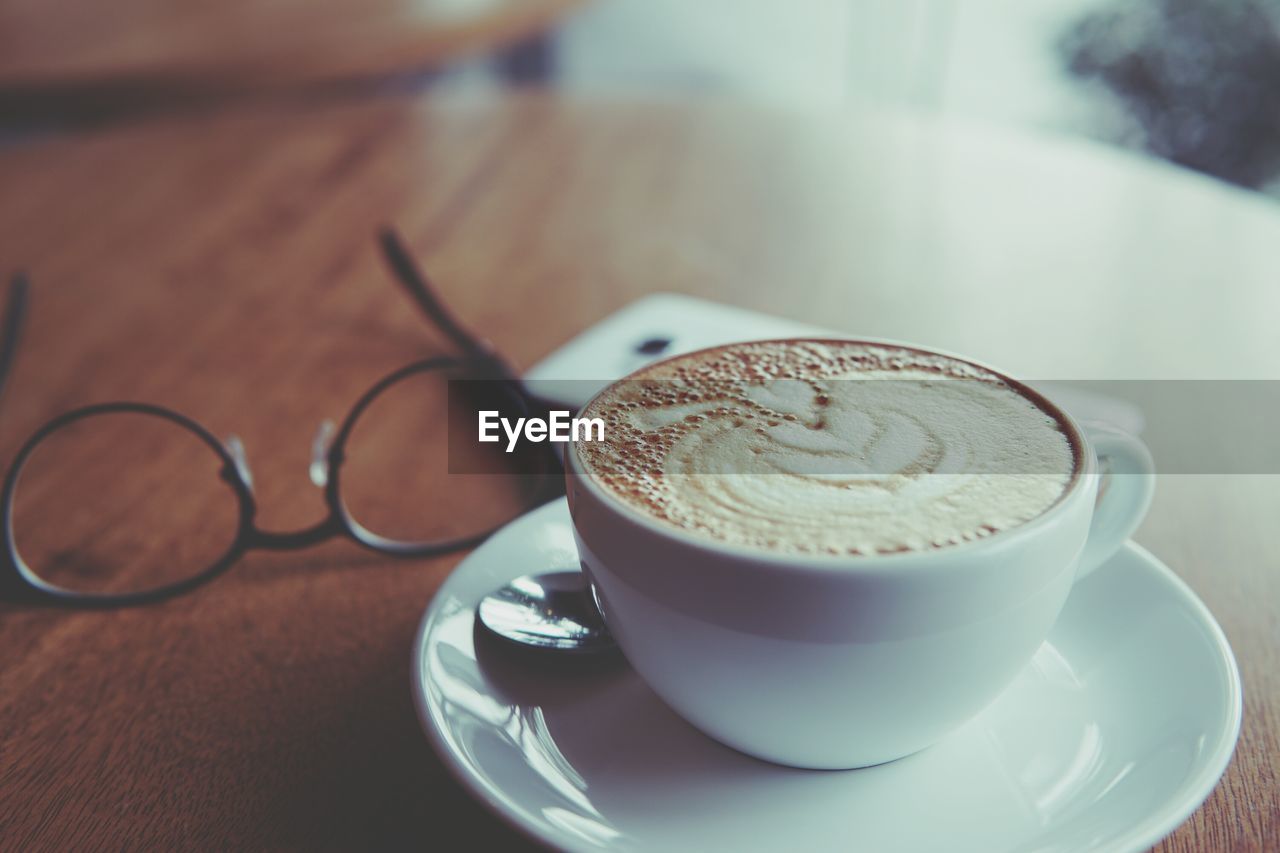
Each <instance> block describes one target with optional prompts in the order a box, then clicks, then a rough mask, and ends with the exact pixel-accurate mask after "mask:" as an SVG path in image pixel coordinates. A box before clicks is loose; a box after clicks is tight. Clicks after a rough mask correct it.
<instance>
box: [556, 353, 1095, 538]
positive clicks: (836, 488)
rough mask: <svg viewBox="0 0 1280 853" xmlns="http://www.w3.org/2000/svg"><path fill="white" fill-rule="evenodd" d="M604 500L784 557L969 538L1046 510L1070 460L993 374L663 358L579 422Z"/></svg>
mask: <svg viewBox="0 0 1280 853" xmlns="http://www.w3.org/2000/svg"><path fill="white" fill-rule="evenodd" d="M583 414H584V415H585V416H588V417H600V418H603V419H604V421H605V438H604V440H603V441H597V442H592V443H589V444H580V445H578V453H579V454H580V456H581V458H582V459H583V461H584V463H585V464H586V468H587V470H588V471H589V473H590V475H591V476H592V477H593V478H594V479H595V480H596V481H597V482H598V483H600V484H601V485H602V486H603V487H604V488H605V489H606V490H607V491H608V492H610V493H611V494H613V495H614V496H616V497H617V498H619V499H621V500H622V501H624V502H625V503H627V504H630V505H631V506H633V507H635V508H637V509H639V510H640V511H642V512H644V513H645V514H647V515H650V516H652V517H654V518H655V519H658V520H659V521H662V522H664V523H667V524H671V525H674V526H676V527H680V528H683V529H685V530H688V531H691V532H695V533H699V534H702V535H706V536H709V537H711V538H713V539H716V540H720V541H724V542H728V543H732V544H737V545H743V546H748V547H755V548H763V549H767V550H775V551H783V552H794V553H828V554H876V553H893V552H899V551H911V550H919V549H926V548H937V547H944V546H946V545H951V544H956V543H960V542H965V541H969V540H973V539H978V538H982V537H984V536H988V535H990V534H992V533H995V532H997V531H1000V530H1006V529H1008V528H1010V527H1014V526H1016V525H1018V524H1022V523H1023V522H1026V521H1028V520H1030V519H1032V518H1034V517H1036V516H1038V515H1040V514H1041V513H1043V512H1044V511H1045V510H1046V509H1048V508H1049V507H1050V506H1052V505H1053V504H1054V503H1055V502H1056V501H1057V500H1058V498H1059V497H1060V496H1061V495H1062V494H1063V492H1064V491H1065V490H1066V488H1067V487H1068V485H1069V484H1070V482H1071V479H1072V477H1073V475H1074V471H1075V468H1076V459H1077V453H1076V451H1075V449H1074V448H1073V444H1072V442H1071V440H1070V439H1069V438H1068V436H1067V432H1066V430H1065V428H1064V426H1063V424H1061V423H1060V422H1059V421H1058V420H1057V419H1056V417H1055V416H1054V415H1052V414H1050V413H1049V412H1048V411H1047V410H1045V409H1043V408H1041V407H1040V406H1039V405H1037V403H1036V402H1035V401H1034V400H1033V399H1032V398H1031V397H1029V396H1028V395H1027V394H1026V393H1024V392H1023V391H1020V390H1019V389H1018V388H1016V387H1014V385H1013V384H1011V383H1010V382H1009V381H1007V380H1005V379H1004V378H1003V377H1001V376H999V375H998V374H996V373H993V372H991V371H988V370H986V369H984V368H981V367H978V366H976V365H972V364H969V363H967V362H963V361H960V360H958V359H953V358H949V357H946V356H941V355H936V354H931V353H924V352H919V351H915V350H910V349H905V348H897V347H890V346H882V345H871V344H865V343H858V342H840V341H779V342H764V343H751V344H737V345H731V346H727V347H721V348H718V349H713V350H708V351H703V352H700V353H693V354H690V355H688V356H684V357H679V358H675V359H671V360H668V361H665V362H661V363H659V364H657V365H655V366H653V367H652V368H649V369H648V370H645V371H642V372H641V373H639V374H635V375H633V376H632V377H630V378H629V379H628V380H625V381H623V382H620V383H618V384H616V385H614V386H612V387H611V388H610V389H609V390H608V391H606V392H605V393H604V394H602V395H601V396H600V397H598V398H596V400H594V401H593V402H592V403H591V404H590V405H589V406H588V407H587V409H586V410H585V411H584V413H583Z"/></svg>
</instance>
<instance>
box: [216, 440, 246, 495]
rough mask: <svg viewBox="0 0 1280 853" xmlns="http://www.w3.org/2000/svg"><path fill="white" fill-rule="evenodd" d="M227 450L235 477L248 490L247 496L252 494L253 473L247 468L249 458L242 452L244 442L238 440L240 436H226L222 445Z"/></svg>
mask: <svg viewBox="0 0 1280 853" xmlns="http://www.w3.org/2000/svg"><path fill="white" fill-rule="evenodd" d="M222 446H223V447H225V448H226V449H227V453H228V454H229V455H230V456H231V461H232V463H233V464H234V465H235V475H236V477H237V478H238V479H239V480H240V482H241V483H242V484H243V485H244V487H245V488H246V489H248V490H249V494H253V471H252V470H251V469H250V468H249V458H248V456H247V455H246V454H245V451H244V442H243V441H241V440H240V436H238V435H235V434H232V435H229V436H227V440H226V441H224V442H223V443H222Z"/></svg>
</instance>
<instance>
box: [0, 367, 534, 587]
mask: <svg viewBox="0 0 1280 853" xmlns="http://www.w3.org/2000/svg"><path fill="white" fill-rule="evenodd" d="M448 369H471V370H472V371H473V375H472V376H471V377H468V378H473V379H474V378H479V379H486V380H489V381H493V382H498V383H502V384H503V386H504V387H505V388H506V389H507V393H509V394H510V396H511V398H512V401H513V403H514V404H515V405H516V406H517V407H518V409H519V411H520V414H521V415H528V414H529V407H530V401H529V399H528V397H527V395H526V394H524V393H522V390H521V387H520V383H519V380H516V379H512V378H511V377H510V376H509V375H508V374H507V373H506V372H505V371H504V370H502V368H501V365H499V364H495V363H494V362H493V361H491V360H488V359H465V358H456V357H451V356H436V357H432V358H427V359H422V360H419V361H415V362H411V363H410V364H407V365H404V366H403V367H400V368H398V369H396V370H393V371H391V372H390V373H388V374H386V375H384V376H383V377H382V378H381V379H379V380H378V381H377V382H375V383H374V384H373V385H372V386H370V387H369V389H368V390H366V391H365V392H364V393H363V394H361V395H360V397H359V398H357V399H356V402H355V403H354V404H353V405H352V406H351V408H350V409H349V410H348V412H347V414H346V416H345V417H344V418H343V420H342V423H341V425H340V426H339V427H338V429H337V431H336V432H335V433H334V437H333V440H332V441H331V442H330V444H329V447H328V449H327V451H326V454H325V465H326V473H327V477H326V482H325V485H324V500H325V505H326V507H327V510H328V514H327V515H326V517H325V518H324V519H323V520H321V521H319V522H317V523H315V524H313V525H311V526H309V527H306V528H303V529H301V530H296V531H289V532H285V533H277V532H273V531H265V530H262V529H261V528H259V527H258V526H257V524H256V522H255V519H256V517H257V503H256V501H255V499H254V495H253V487H252V485H251V482H250V480H249V478H248V476H247V472H246V471H245V470H242V467H241V462H240V460H238V459H237V458H236V456H235V455H234V454H233V453H232V451H231V450H230V449H229V448H228V447H227V445H226V444H225V443H224V442H222V441H221V440H219V439H218V438H217V437H216V436H215V435H214V434H213V433H212V432H210V431H209V430H208V429H207V428H205V427H204V426H203V425H201V424H200V423H199V422H198V421H196V420H194V419H192V418H190V417H188V416H187V415H184V414H183V413H181V412H178V411H176V410H174V409H170V408H167V407H165V406H160V405H156V404H154V403H143V402H136V401H115V402H108V403H93V404H90V405H86V406H80V407H77V408H75V409H71V410H70V411H67V412H64V413H62V414H60V415H58V416H56V417H54V418H53V419H51V420H50V421H48V422H47V423H45V424H44V425H43V426H41V427H40V428H39V429H38V430H36V431H35V432H34V433H33V434H32V435H31V436H30V437H29V438H28V439H27V440H26V441H25V442H23V444H22V447H21V448H20V449H19V450H18V452H17V454H16V455H15V456H14V458H13V462H12V463H11V464H10V466H9V470H8V472H7V473H6V475H5V479H4V489H3V493H2V494H0V524H2V527H0V529H2V532H3V537H4V548H5V551H6V553H7V555H8V558H9V563H10V568H11V571H7V572H0V576H3V577H7V578H8V579H9V584H8V585H7V586H8V587H9V589H7V590H4V592H5V593H6V595H5V598H8V599H9V600H11V601H16V602H17V603H21V604H54V605H65V606H72V607H81V608H113V607H129V606H134V605H140V604H151V603H155V602H160V601H165V600H168V599H170V598H174V597H176V596H179V595H182V594H183V593H186V592H189V591H191V590H193V589H195V588H197V587H199V586H202V585H204V584H206V583H208V582H209V581H211V580H213V579H214V578H216V577H218V576H220V575H221V574H222V573H224V572H225V571H227V570H228V569H229V568H231V566H232V565H234V564H235V562H236V561H237V560H238V559H239V558H240V557H242V556H243V555H244V554H245V553H246V552H248V551H251V550H259V549H263V550H290V549H293V548H301V547H305V546H307V545H311V544H316V543H319V542H322V541H325V540H328V539H331V538H335V537H338V536H343V535H345V536H347V537H348V538H350V539H352V540H353V541H355V542H356V543H357V544H359V545H361V546H363V547H364V548H366V549H369V550H371V551H375V552H377V553H380V554H385V555H388V556H393V557H400V558H421V557H430V556H436V555H439V554H445V553H448V552H451V551H455V550H460V549H462V548H467V547H471V546H472V545H476V544H478V543H480V542H482V541H484V539H486V538H487V537H488V536H489V535H491V534H492V533H493V531H494V530H496V529H497V528H498V527H501V526H502V525H501V524H499V525H495V526H494V527H493V528H490V529H487V530H482V531H479V532H477V533H474V534H469V535H467V536H461V537H455V538H452V539H447V540H441V541H437V542H425V541H420V542H411V541H402V540H397V539H391V538H388V537H384V536H381V535H379V534H377V533H375V532H373V531H371V530H369V529H368V528H366V527H365V526H364V525H362V524H361V523H360V522H359V521H357V520H356V519H355V517H354V516H353V515H352V514H351V511H350V510H349V509H348V507H347V505H346V503H345V502H344V501H343V499H342V494H341V487H340V482H341V472H342V463H343V462H344V461H345V458H346V454H345V451H346V443H347V441H348V439H349V438H350V436H351V433H352V431H353V430H354V428H355V425H356V423H357V421H358V420H359V418H360V416H361V415H362V414H364V413H365V411H367V410H368V408H369V407H370V406H371V405H372V404H373V402H374V400H376V399H377V398H378V397H379V396H380V395H381V394H382V393H383V392H385V391H386V390H387V389H389V388H391V387H392V386H394V385H396V384H397V383H399V382H401V381H402V380H404V379H406V378H408V377H410V376H414V375H417V374H420V373H427V372H430V371H436V370H448ZM109 414H139V415H144V416H149V417H157V418H160V419H162V420H166V421H169V422H171V423H173V424H176V425H177V426H179V427H181V428H183V429H185V430H187V431H188V432H189V433H191V434H193V435H194V436H195V437H196V438H198V439H199V440H200V441H201V442H203V443H204V445H206V446H207V447H209V448H210V449H211V450H212V451H213V452H214V453H215V454H216V455H217V457H218V459H219V460H220V461H221V463H222V472H221V479H222V480H224V481H225V482H226V483H227V484H228V485H229V486H230V487H231V490H232V492H233V494H234V495H235V497H236V500H237V501H238V504H239V513H238V521H237V527H236V533H235V538H234V539H233V540H232V542H231V544H230V545H229V546H228V548H227V550H226V552H225V553H223V554H222V556H220V557H218V558H217V559H216V560H214V561H213V562H212V563H211V564H210V565H209V566H208V567H206V568H204V569H202V570H200V571H199V572H197V573H195V574H193V575H192V576H190V577H188V578H183V579H182V580H179V581H174V582H172V583H168V584H163V585H161V586H157V587H152V588H150V589H145V590H137V591H133V592H124V593H98V592H85V591H80V590H73V589H68V588H66V587H61V586H58V585H56V584H52V583H50V582H48V581H46V580H44V579H43V578H41V577H40V575H39V574H38V573H36V572H35V571H34V570H32V569H31V567H30V566H29V565H27V563H26V562H25V561H24V560H23V558H22V554H21V553H20V552H19V550H18V547H17V541H16V539H15V534H14V524H13V515H14V503H15V496H16V494H17V489H18V485H19V483H20V482H21V478H22V472H23V470H24V468H25V467H26V465H27V462H28V461H29V459H30V457H31V456H32V454H33V453H34V452H35V450H36V448H37V447H38V446H39V445H40V443H41V442H43V441H45V440H46V439H48V438H49V437H50V436H52V435H53V434H54V433H56V432H58V431H59V430H62V429H65V428H67V427H69V426H71V425H72V424H74V423H77V422H79V421H83V420H87V419H89V418H92V417H98V416H101V415H109ZM543 461H544V463H546V460H543ZM552 474H553V470H552V468H551V467H550V465H549V464H544V470H539V471H537V472H536V473H535V475H534V476H536V477H537V481H536V482H535V484H534V486H533V488H531V489H529V493H530V495H533V496H537V495H539V494H541V492H542V491H543V489H545V485H546V481H547V478H548V476H550V475H552ZM15 580H16V581H18V583H16V584H15V583H13V581H15ZM0 586H5V585H4V584H0Z"/></svg>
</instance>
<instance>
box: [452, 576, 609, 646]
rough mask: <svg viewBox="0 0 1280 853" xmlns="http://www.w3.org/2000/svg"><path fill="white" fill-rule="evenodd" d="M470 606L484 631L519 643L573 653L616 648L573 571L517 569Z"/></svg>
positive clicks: (590, 596) (584, 582)
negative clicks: (534, 572)
mask: <svg viewBox="0 0 1280 853" xmlns="http://www.w3.org/2000/svg"><path fill="white" fill-rule="evenodd" d="M476 612H477V615H479V617H480V623H481V624H482V625H484V626H485V627H486V628H488V629H489V631H490V632H492V633H494V634H496V635H497V636H499V637H501V638H502V639H504V640H508V641H510V642H513V643H519V644H520V645H522V646H533V647H535V648H539V649H554V650H556V651H561V652H578V653H594V652H605V651H613V650H614V649H616V648H617V646H616V645H615V644H614V642H613V635H611V634H610V633H609V629H608V628H606V627H605V624H604V619H603V618H602V617H601V616H600V608H599V607H597V606H596V601H595V597H594V595H593V594H592V591H591V586H590V584H588V583H587V579H586V577H585V576H584V575H583V574H582V572H579V571H564V572H549V573H547V574H541V575H523V576H521V577H518V578H516V579H515V580H513V581H512V582H511V583H509V584H507V585H506V586H503V587H500V588H498V589H496V590H494V591H493V592H491V593H489V594H488V595H486V596H485V597H484V598H483V599H481V601H480V606H479V607H477V608H476Z"/></svg>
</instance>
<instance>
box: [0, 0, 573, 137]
mask: <svg viewBox="0 0 1280 853" xmlns="http://www.w3.org/2000/svg"><path fill="white" fill-rule="evenodd" d="M582 2H583V0H184V2H181V3H173V2H167V0H116V2H112V3H102V2H95V0H60V2H58V3H57V4H56V6H52V5H50V4H49V3H47V2H45V0H0V126H3V125H22V124H30V123H39V122H50V121H52V122H82V123H83V122H101V121H105V120H110V119H114V118H118V117H120V116H122V115H137V114H146V113H154V112H174V111H182V110H184V109H189V108H190V107H191V106H192V105H193V104H197V103H198V104H214V103H217V104H222V103H226V102H228V101H231V100H243V99H244V98H246V97H248V96H253V97H261V96H264V95H265V96H271V95H272V94H275V93H279V92H285V91H295V90H297V89H299V88H302V87H307V88H308V89H309V90H310V91H311V94H312V95H313V96H314V95H315V94H317V93H318V92H322V91H323V90H324V88H325V87H332V86H334V85H338V84H346V83H354V84H357V85H362V84H365V83H372V82H374V81H378V80H382V81H385V80H386V78H389V77H394V76H395V75H404V74H406V73H421V72H424V71H429V70H433V69H439V68H441V67H443V66H445V65H447V64H449V63H451V62H455V61H457V60H460V59H463V58H465V57H470V56H477V55H481V54H485V53H491V52H494V51H498V50H500V49H502V48H504V47H507V46H509V45H512V44H514V43H517V42H519V41H520V40H522V39H527V38H531V37H534V36H537V35H539V34H541V33H543V32H544V31H546V30H548V29H549V28H550V27H551V26H552V25H554V24H555V23H556V22H557V21H559V20H560V19H561V18H562V17H563V16H564V15H566V14H567V13H569V12H570V11H572V10H573V9H575V8H577V7H578V6H579V5H581V4H582ZM401 82H404V81H401Z"/></svg>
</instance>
